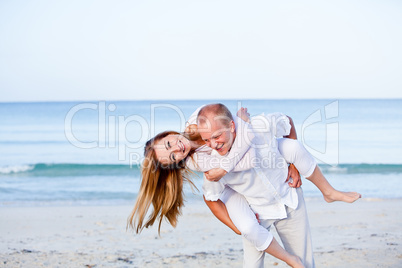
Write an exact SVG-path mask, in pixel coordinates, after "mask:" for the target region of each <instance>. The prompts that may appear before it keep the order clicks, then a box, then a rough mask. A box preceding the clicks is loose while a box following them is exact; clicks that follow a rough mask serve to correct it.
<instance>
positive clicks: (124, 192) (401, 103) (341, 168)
mask: <svg viewBox="0 0 402 268" xmlns="http://www.w3.org/2000/svg"><path fill="white" fill-rule="evenodd" d="M209 102H211V101H165V102H161V101H158V102H152V101H132V102H127V101H125V102H75V103H74V102H63V103H56V102H50V103H0V151H1V154H0V161H1V162H0V202H1V203H0V204H3V205H15V204H17V205H18V204H38V203H41V202H67V203H106V204H108V203H117V202H132V200H134V199H135V196H136V193H137V191H138V187H139V182H140V170H139V167H138V164H139V163H140V161H141V157H142V153H143V146H144V143H145V141H146V140H148V139H149V138H150V137H151V136H153V135H154V134H155V133H158V132H160V131H163V130H167V129H172V130H178V131H182V130H183V128H184V123H185V120H186V119H187V118H188V116H189V115H190V114H191V113H192V112H193V110H195V109H196V108H197V107H198V106H200V105H202V104H204V103H209ZM220 102H222V103H224V104H226V105H227V106H228V107H229V108H230V109H231V110H232V111H236V110H237V109H238V108H239V106H245V107H248V109H249V112H250V113H251V114H252V115H254V114H259V113H261V112H265V113H269V112H276V111H280V112H283V113H285V114H287V115H289V116H291V117H292V118H293V120H294V122H295V125H296V129H297V132H298V139H299V140H301V141H302V142H303V143H304V145H305V146H306V148H307V149H308V150H309V151H310V152H311V153H312V154H313V155H314V156H315V157H316V159H317V160H318V161H319V162H321V163H322V164H323V165H322V168H323V171H324V173H325V174H326V175H327V177H328V179H329V180H330V181H331V183H332V184H334V185H335V186H337V187H338V188H340V189H344V190H349V188H350V190H358V191H360V192H362V193H363V195H364V196H366V197H381V198H400V197H402V194H401V193H400V192H401V191H400V189H401V187H400V186H399V185H400V183H399V181H400V177H401V175H402V154H401V152H402V100H243V101H235V100H229V101H220ZM194 180H195V182H196V184H197V185H198V186H200V182H201V180H200V179H199V178H194ZM303 187H304V190H305V193H306V196H313V197H314V196H319V195H320V194H319V192H318V191H317V190H316V189H315V188H314V187H313V186H312V185H311V183H309V182H305V183H304V186H303ZM199 188H200V187H199ZM186 191H187V192H188V195H189V196H190V197H191V196H192V195H191V191H190V190H189V189H186ZM198 197H199V196H198V195H197V196H196V197H195V198H198ZM191 198H192V197H191ZM191 198H190V199H191Z"/></svg>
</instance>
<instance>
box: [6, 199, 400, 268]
mask: <svg viewBox="0 0 402 268" xmlns="http://www.w3.org/2000/svg"><path fill="white" fill-rule="evenodd" d="M306 202H307V209H308V212H309V220H310V225H311V229H312V235H313V243H314V245H313V246H314V251H315V259H316V264H317V267H342V268H344V267H402V200H400V199H394V200H380V199H376V200H373V199H371V200H370V199H362V200H359V201H358V202H356V203H354V204H345V203H332V204H327V203H325V202H324V201H322V200H318V199H306ZM130 211H131V206H58V207H54V206H47V207H45V206H42V207H0V234H1V236H0V237H1V238H0V239H1V240H0V267H231V268H234V267H242V259H243V256H242V255H243V253H242V243H241V237H240V236H237V235H236V234H234V233H233V232H232V231H231V230H229V229H228V228H227V227H225V226H224V225H223V224H221V223H220V222H218V220H216V219H215V218H214V216H213V215H212V214H211V213H210V212H209V210H208V208H207V207H206V206H205V205H204V204H203V203H202V202H201V201H199V202H191V203H187V205H186V207H185V209H184V213H183V216H182V217H181V218H180V221H179V225H178V226H177V228H176V229H173V228H172V227H170V226H168V224H166V223H164V224H163V227H162V233H161V237H158V234H157V229H156V228H151V229H147V230H145V231H144V232H143V233H142V234H141V235H135V234H134V233H133V232H131V231H128V232H126V229H125V227H126V219H127V216H128V214H129V213H130ZM265 266H266V267H287V266H286V264H284V263H283V262H281V261H279V260H276V259H275V258H273V257H271V256H266V257H265Z"/></svg>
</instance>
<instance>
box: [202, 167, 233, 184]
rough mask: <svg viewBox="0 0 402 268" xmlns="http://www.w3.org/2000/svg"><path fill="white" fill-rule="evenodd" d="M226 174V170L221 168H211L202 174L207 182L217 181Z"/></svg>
mask: <svg viewBox="0 0 402 268" xmlns="http://www.w3.org/2000/svg"><path fill="white" fill-rule="evenodd" d="M226 173H227V172H226V170H224V169H222V168H213V169H211V170H208V171H207V172H204V174H205V178H207V180H209V181H219V180H220V179H222V177H223V176H225V175H226Z"/></svg>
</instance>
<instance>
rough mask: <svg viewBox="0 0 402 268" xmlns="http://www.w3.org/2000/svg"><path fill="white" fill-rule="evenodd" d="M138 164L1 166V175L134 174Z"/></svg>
mask: <svg viewBox="0 0 402 268" xmlns="http://www.w3.org/2000/svg"><path fill="white" fill-rule="evenodd" d="M138 171H139V166H138V165H133V166H130V165H113V164H72V163H70V164H46V163H38V164H33V165H16V166H5V167H0V176H13V177H65V176H80V177H82V176H132V175H133V174H137V173H138Z"/></svg>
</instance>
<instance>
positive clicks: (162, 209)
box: [127, 131, 197, 234]
mask: <svg viewBox="0 0 402 268" xmlns="http://www.w3.org/2000/svg"><path fill="white" fill-rule="evenodd" d="M171 134H173V135H175V134H176V135H177V134H180V133H178V132H176V131H165V132H162V133H159V134H158V135H156V136H155V137H154V138H152V139H150V140H149V141H148V142H147V143H146V144H145V150H144V156H145V158H144V161H143V163H142V167H141V177H142V181H141V186H140V190H139V193H138V197H137V201H136V203H135V206H134V209H133V210H132V212H131V214H130V216H129V218H128V223H127V227H131V228H132V229H134V230H135V231H136V233H140V232H141V231H142V230H143V229H144V228H148V227H149V226H152V225H153V224H154V223H155V221H156V220H157V219H158V221H159V225H158V233H159V234H160V229H161V224H162V220H163V218H166V219H167V220H168V221H169V223H170V224H171V225H172V226H173V227H176V225H177V221H178V217H179V215H181V209H182V207H183V205H184V196H183V182H184V181H187V182H189V183H190V185H191V187H192V188H193V187H194V188H195V189H197V187H196V186H195V185H194V183H193V182H192V181H191V180H190V179H189V175H190V174H191V173H192V172H191V171H190V170H189V169H188V168H187V167H186V165H185V161H186V158H185V159H183V160H182V161H180V162H179V163H174V164H170V165H163V164H161V163H160V162H159V161H158V160H157V157H156V153H155V150H154V144H155V143H156V142H158V141H159V140H161V139H163V138H164V137H166V136H168V135H171ZM192 153H194V151H190V153H189V156H191V154H192ZM151 204H152V207H153V210H152V212H151V214H150V216H149V217H148V219H147V220H146V221H145V223H144V219H145V216H146V214H147V212H148V210H149V208H150V206H151Z"/></svg>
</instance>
